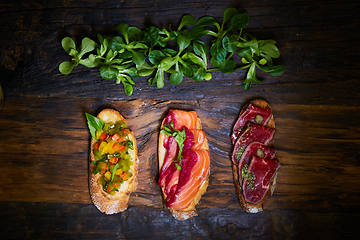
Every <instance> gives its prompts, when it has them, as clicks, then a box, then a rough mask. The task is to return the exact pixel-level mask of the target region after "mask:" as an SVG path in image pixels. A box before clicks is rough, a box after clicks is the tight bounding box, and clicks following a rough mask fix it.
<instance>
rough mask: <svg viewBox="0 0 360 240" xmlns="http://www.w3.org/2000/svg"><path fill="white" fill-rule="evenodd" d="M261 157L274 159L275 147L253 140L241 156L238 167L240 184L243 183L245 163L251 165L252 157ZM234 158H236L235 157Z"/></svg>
mask: <svg viewBox="0 0 360 240" xmlns="http://www.w3.org/2000/svg"><path fill="white" fill-rule="evenodd" d="M255 156H256V157H260V158H266V159H268V158H269V159H274V158H275V149H273V148H271V147H268V146H266V145H264V144H262V143H260V142H252V143H250V144H249V145H248V146H247V147H246V149H245V151H244V153H243V154H242V156H241V159H240V161H239V162H238V163H236V164H238V169H239V183H240V186H241V185H242V176H241V175H242V174H241V172H242V169H243V167H244V166H245V165H247V166H249V165H250V161H251V159H252V157H255ZM233 160H234V159H233Z"/></svg>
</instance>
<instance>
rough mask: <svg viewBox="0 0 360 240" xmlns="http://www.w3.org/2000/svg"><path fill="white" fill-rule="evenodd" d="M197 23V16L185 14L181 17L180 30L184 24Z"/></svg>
mask: <svg viewBox="0 0 360 240" xmlns="http://www.w3.org/2000/svg"><path fill="white" fill-rule="evenodd" d="M194 24H195V18H194V17H193V16H191V15H184V16H183V17H182V18H181V22H180V24H179V27H178V29H177V30H178V31H180V30H181V29H182V28H183V27H184V26H191V25H194Z"/></svg>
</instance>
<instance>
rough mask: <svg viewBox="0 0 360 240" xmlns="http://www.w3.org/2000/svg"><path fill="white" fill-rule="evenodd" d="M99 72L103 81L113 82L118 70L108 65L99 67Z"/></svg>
mask: <svg viewBox="0 0 360 240" xmlns="http://www.w3.org/2000/svg"><path fill="white" fill-rule="evenodd" d="M99 71H100V76H101V77H102V78H103V79H105V80H115V79H116V77H117V75H118V70H117V69H116V68H113V67H112V66H108V65H105V66H101V67H100V69H99Z"/></svg>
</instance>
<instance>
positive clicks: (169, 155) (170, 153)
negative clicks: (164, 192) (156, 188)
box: [159, 136, 179, 187]
mask: <svg viewBox="0 0 360 240" xmlns="http://www.w3.org/2000/svg"><path fill="white" fill-rule="evenodd" d="M166 149H167V151H166V155H165V159H164V163H163V165H162V167H161V171H160V178H159V185H160V187H165V181H166V177H167V175H168V174H169V173H170V172H171V169H169V167H170V165H171V164H172V163H173V160H174V159H175V158H177V155H178V151H179V147H178V144H177V142H176V141H175V138H174V137H172V136H170V137H169V138H168V142H167V146H166Z"/></svg>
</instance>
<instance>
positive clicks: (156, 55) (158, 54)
mask: <svg viewBox="0 0 360 240" xmlns="http://www.w3.org/2000/svg"><path fill="white" fill-rule="evenodd" d="M164 57H165V54H164V53H163V52H162V51H160V50H154V51H151V53H150V54H149V61H150V62H151V63H152V64H154V65H158V64H160V61H161V59H163V58H164Z"/></svg>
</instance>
